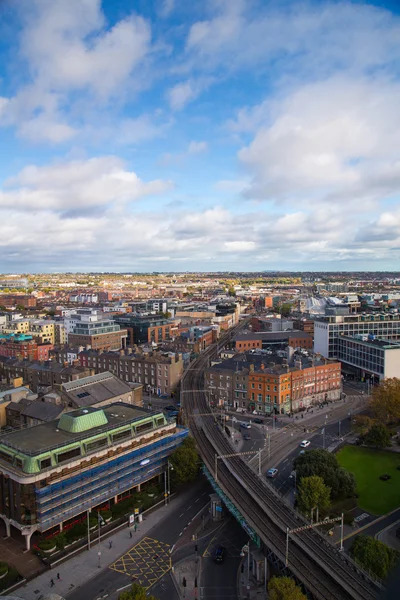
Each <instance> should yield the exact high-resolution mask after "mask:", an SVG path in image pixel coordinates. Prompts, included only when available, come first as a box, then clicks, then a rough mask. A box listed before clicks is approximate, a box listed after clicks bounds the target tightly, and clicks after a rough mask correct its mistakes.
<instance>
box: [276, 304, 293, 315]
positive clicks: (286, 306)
mask: <svg viewBox="0 0 400 600" xmlns="http://www.w3.org/2000/svg"><path fill="white" fill-rule="evenodd" d="M291 308H292V305H291V304H289V302H284V303H283V304H282V305H281V307H280V309H279V312H280V313H281V315H282V317H287V316H289V315H290V309H291Z"/></svg>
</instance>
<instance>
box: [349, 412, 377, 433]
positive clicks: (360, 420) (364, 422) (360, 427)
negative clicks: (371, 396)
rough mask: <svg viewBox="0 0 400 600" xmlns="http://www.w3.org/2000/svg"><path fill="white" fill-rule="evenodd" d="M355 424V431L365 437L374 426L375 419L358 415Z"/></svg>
mask: <svg viewBox="0 0 400 600" xmlns="http://www.w3.org/2000/svg"><path fill="white" fill-rule="evenodd" d="M354 420H355V423H354V424H353V429H354V430H355V431H356V432H357V433H358V434H359V435H361V436H364V435H365V434H366V433H368V431H369V430H370V429H371V427H372V425H373V424H374V421H373V419H371V417H368V416H367V415H357V416H356V417H355V418H354Z"/></svg>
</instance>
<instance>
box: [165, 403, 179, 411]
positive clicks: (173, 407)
mask: <svg viewBox="0 0 400 600" xmlns="http://www.w3.org/2000/svg"><path fill="white" fill-rule="evenodd" d="M164 410H178V408H177V407H176V406H174V405H173V404H168V406H164Z"/></svg>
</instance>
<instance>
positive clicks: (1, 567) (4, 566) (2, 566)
mask: <svg viewBox="0 0 400 600" xmlns="http://www.w3.org/2000/svg"><path fill="white" fill-rule="evenodd" d="M8 569H9V566H8V563H6V562H0V575H4V573H7V571H8Z"/></svg>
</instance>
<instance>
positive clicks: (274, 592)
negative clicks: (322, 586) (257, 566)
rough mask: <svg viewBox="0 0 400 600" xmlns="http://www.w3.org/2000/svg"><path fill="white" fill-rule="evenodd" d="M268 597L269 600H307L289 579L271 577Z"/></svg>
mask: <svg viewBox="0 0 400 600" xmlns="http://www.w3.org/2000/svg"><path fill="white" fill-rule="evenodd" d="M268 595H269V600H307V596H305V595H304V594H303V592H302V591H301V588H300V587H299V586H298V585H296V582H295V581H294V580H293V579H291V578H290V577H271V579H270V581H269V583H268Z"/></svg>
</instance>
